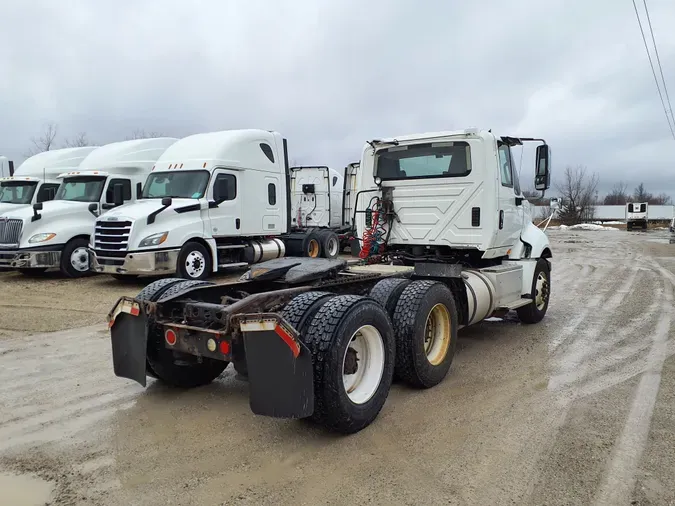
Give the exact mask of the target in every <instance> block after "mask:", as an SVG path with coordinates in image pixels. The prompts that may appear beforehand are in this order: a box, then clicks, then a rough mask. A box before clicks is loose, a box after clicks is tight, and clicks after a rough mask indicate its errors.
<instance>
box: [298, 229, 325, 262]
mask: <svg viewBox="0 0 675 506" xmlns="http://www.w3.org/2000/svg"><path fill="white" fill-rule="evenodd" d="M321 253H322V251H321V237H320V236H319V234H317V233H316V232H308V233H307V237H305V240H304V241H303V242H302V254H303V256H306V257H310V258H319V257H320V256H321Z"/></svg>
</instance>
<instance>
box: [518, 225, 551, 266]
mask: <svg viewBox="0 0 675 506" xmlns="http://www.w3.org/2000/svg"><path fill="white" fill-rule="evenodd" d="M520 240H521V242H522V243H524V244H525V246H526V251H527V250H529V254H527V255H526V257H527V258H551V257H553V253H552V252H551V243H550V242H549V240H548V236H547V235H546V233H544V231H543V230H541V229H540V228H539V227H537V226H535V225H534V223H528V224H527V225H526V226H525V230H523V232H522V233H521V234H520ZM528 246H529V248H528Z"/></svg>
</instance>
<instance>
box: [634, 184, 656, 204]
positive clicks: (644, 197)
mask: <svg viewBox="0 0 675 506" xmlns="http://www.w3.org/2000/svg"><path fill="white" fill-rule="evenodd" d="M633 198H634V199H635V202H649V201H650V200H651V199H653V198H654V196H653V195H652V194H651V193H649V192H648V191H647V190H646V189H645V185H644V183H640V184H639V185H638V186H637V188H635V190H634V191H633Z"/></svg>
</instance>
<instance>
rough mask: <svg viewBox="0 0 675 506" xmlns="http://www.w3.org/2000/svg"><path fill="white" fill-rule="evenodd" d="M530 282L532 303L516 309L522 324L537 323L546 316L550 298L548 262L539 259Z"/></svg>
mask: <svg viewBox="0 0 675 506" xmlns="http://www.w3.org/2000/svg"><path fill="white" fill-rule="evenodd" d="M533 278H534V279H533V280H532V300H533V301H534V302H532V303H531V304H528V305H527V306H523V307H519V308H518V309H516V312H517V313H518V318H520V321H521V322H523V323H539V322H540V321H541V320H542V319H543V318H544V315H545V314H546V310H547V309H548V301H549V298H550V297H551V266H550V265H549V263H548V260H546V259H544V258H540V259H539V260H537V266H536V267H535V268H534V276H533Z"/></svg>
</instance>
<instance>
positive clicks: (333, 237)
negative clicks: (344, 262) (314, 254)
mask: <svg viewBox="0 0 675 506" xmlns="http://www.w3.org/2000/svg"><path fill="white" fill-rule="evenodd" d="M319 238H320V240H321V256H323V257H324V258H337V257H338V255H339V254H340V238H339V237H338V235H337V234H336V233H335V232H333V231H332V230H329V229H323V230H320V231H319Z"/></svg>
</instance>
